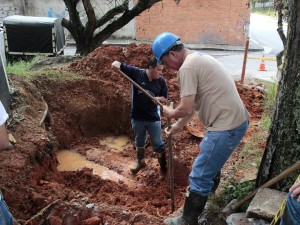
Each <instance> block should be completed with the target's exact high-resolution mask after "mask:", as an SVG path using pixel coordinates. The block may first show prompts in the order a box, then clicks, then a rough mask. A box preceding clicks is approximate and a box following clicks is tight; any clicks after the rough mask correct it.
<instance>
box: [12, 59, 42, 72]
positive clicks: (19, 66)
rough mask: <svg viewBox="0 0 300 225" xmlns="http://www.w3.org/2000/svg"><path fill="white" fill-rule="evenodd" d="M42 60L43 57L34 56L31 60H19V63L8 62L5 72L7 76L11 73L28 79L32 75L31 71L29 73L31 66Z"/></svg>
mask: <svg viewBox="0 0 300 225" xmlns="http://www.w3.org/2000/svg"><path fill="white" fill-rule="evenodd" d="M42 58H43V56H36V57H34V58H32V59H31V60H20V61H15V62H13V63H11V62H9V63H8V64H7V66H6V72H7V73H8V74H10V73H13V74H16V75H23V76H26V77H30V76H31V75H33V74H34V73H33V71H30V68H31V67H32V65H34V64H35V63H37V62H38V61H40V60H41V59H42Z"/></svg>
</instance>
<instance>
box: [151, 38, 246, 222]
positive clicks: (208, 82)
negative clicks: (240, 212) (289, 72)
mask: <svg viewBox="0 0 300 225" xmlns="http://www.w3.org/2000/svg"><path fill="white" fill-rule="evenodd" d="M152 51H153V54H154V55H155V57H156V58H157V59H158V60H160V61H161V62H162V63H163V64H164V65H165V66H166V67H167V68H170V69H173V70H176V71H178V72H177V76H178V80H179V84H180V85H179V86H180V104H179V106H177V107H176V108H175V109H172V108H170V107H167V106H164V108H163V113H164V115H165V116H166V117H168V118H176V119H178V120H177V122H176V123H174V124H173V125H172V126H171V129H170V130H168V131H166V133H167V135H170V134H174V133H176V132H177V131H179V130H180V129H182V128H183V127H184V126H185V125H186V124H187V123H188V121H189V120H190V119H191V118H192V117H193V115H194V114H196V115H197V116H198V117H199V119H200V120H201V122H202V123H203V125H204V126H205V127H206V133H205V136H204V138H203V140H202V141H201V143H200V150H201V151H200V153H199V154H198V156H197V158H196V159H195V161H194V163H193V166H192V171H191V173H190V175H189V183H190V186H189V189H188V191H187V193H186V199H185V204H184V209H183V215H181V216H179V217H175V218H167V219H166V220H165V223H166V224H169V225H186V224H188V225H197V224H198V217H199V216H200V214H201V213H202V211H203V209H204V207H205V204H206V201H207V198H208V195H209V194H210V193H211V192H212V191H214V190H215V189H216V184H218V182H219V179H220V176H219V175H220V171H221V169H222V167H223V165H224V164H225V162H226V161H227V160H228V158H229V157H230V155H231V153H232V152H233V151H234V149H235V148H236V146H237V145H238V144H239V142H240V141H241V140H242V138H243V136H244V135H245V133H246V130H247V128H248V123H249V113H248V111H247V109H246V107H245V105H244V104H243V102H242V100H241V98H240V96H239V94H238V92H237V89H236V86H235V83H234V81H233V79H232V77H231V76H230V74H229V73H228V71H227V70H226V69H225V67H224V66H223V65H222V64H221V63H219V62H218V61H217V60H216V59H214V58H213V57H211V56H209V55H207V54H204V53H201V52H197V51H192V50H189V49H187V48H185V47H184V45H183V44H182V43H181V42H180V38H179V37H178V36H176V35H175V34H172V33H168V32H165V33H162V34H159V35H158V36H157V37H156V38H155V40H154V42H153V44H152ZM216 178H217V179H216ZM214 184H215V185H214Z"/></svg>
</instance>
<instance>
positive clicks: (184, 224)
mask: <svg viewBox="0 0 300 225" xmlns="http://www.w3.org/2000/svg"><path fill="white" fill-rule="evenodd" d="M206 201H207V196H201V195H198V194H196V193H194V192H190V191H189V190H188V191H187V193H186V198H185V203H184V207H183V214H182V215H181V216H178V217H174V218H167V219H165V221H164V223H165V224H168V225H198V217H199V216H200V214H201V213H202V211H203V209H204V207H205V204H206Z"/></svg>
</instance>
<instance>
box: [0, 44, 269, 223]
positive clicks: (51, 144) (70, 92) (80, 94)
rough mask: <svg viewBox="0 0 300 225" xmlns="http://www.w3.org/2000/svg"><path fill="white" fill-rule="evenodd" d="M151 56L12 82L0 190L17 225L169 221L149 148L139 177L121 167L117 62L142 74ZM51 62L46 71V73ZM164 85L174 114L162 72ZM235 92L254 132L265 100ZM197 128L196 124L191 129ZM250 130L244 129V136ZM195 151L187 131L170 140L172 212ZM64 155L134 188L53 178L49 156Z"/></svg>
mask: <svg viewBox="0 0 300 225" xmlns="http://www.w3.org/2000/svg"><path fill="white" fill-rule="evenodd" d="M150 55H151V48H150V45H147V44H141V45H138V46H137V45H136V44H131V45H129V46H127V47H118V46H102V47H100V48H98V49H96V50H95V51H93V52H92V53H90V54H89V55H87V56H86V57H84V58H82V59H75V60H73V61H71V63H69V64H62V65H60V66H59V67H58V65H57V64H58V61H56V60H58V59H57V58H50V59H47V61H48V62H47V66H46V67H44V68H43V69H44V70H46V69H48V72H43V71H44V70H41V74H40V75H38V76H35V77H33V78H31V79H27V78H22V77H20V76H16V75H13V74H10V75H9V82H10V84H11V87H12V104H11V115H10V119H9V123H8V129H9V132H10V133H11V134H12V135H13V136H14V137H15V139H16V143H15V144H14V149H13V150H12V151H5V152H0V155H1V156H0V174H1V184H0V185H1V190H2V192H3V194H4V198H5V200H6V202H7V203H8V205H9V207H10V209H11V212H12V214H13V215H14V216H15V218H16V219H17V220H18V221H19V222H20V223H21V224H43V223H45V224H52V225H54V224H55V225H56V224H72V225H76V224H78V225H79V224H162V221H163V218H165V217H167V216H168V215H169V214H170V212H171V204H170V203H171V199H170V187H169V177H168V176H167V177H165V178H162V177H161V175H160V173H159V166H158V163H157V160H156V156H155V154H154V153H153V151H152V148H151V146H150V145H148V146H147V152H146V160H147V167H146V168H145V169H144V170H142V171H141V172H140V173H138V174H137V175H136V176H133V175H132V174H130V172H129V168H128V166H129V164H130V163H133V162H134V161H135V157H136V156H135V151H134V145H133V140H132V136H133V135H132V130H131V127H130V121H129V114H130V106H131V105H130V101H131V99H130V96H131V93H130V90H131V87H130V83H129V82H128V81H127V80H126V79H125V78H124V77H122V75H120V74H118V73H117V72H115V71H114V70H112V68H111V63H112V62H113V61H114V60H118V61H121V62H125V63H128V64H130V65H134V66H137V67H145V65H146V63H147V61H148V59H149V57H150ZM49 60H52V61H53V63H52V64H51V65H50V66H49V65H48V64H49ZM42 64H43V63H41V65H42ZM49 69H51V70H49ZM53 70H54V72H53ZM51 71H52V72H51ZM51 73H55V75H53V76H51ZM70 73H73V74H74V73H75V74H76V76H69V74H70ZM58 74H60V75H61V76H58ZM164 77H165V79H166V81H167V85H168V88H169V93H170V94H169V97H170V99H171V100H172V101H174V103H175V105H176V104H178V102H179V89H178V84H177V79H176V73H175V72H174V71H170V70H165V71H164ZM236 86H237V89H238V91H239V93H240V95H241V97H242V99H243V101H244V103H245V105H246V107H247V108H248V110H249V112H250V114H251V118H252V120H253V123H252V124H255V122H256V121H257V120H258V119H260V117H261V114H262V107H261V105H260V104H261V100H262V99H263V98H264V95H263V94H262V93H261V92H259V91H258V90H257V89H256V84H255V85H254V84H247V85H241V84H239V83H238V82H237V83H236ZM163 124H164V125H166V121H165V119H164V118H163ZM198 125H199V126H201V124H198V123H195V124H193V126H194V128H195V129H197V126H198ZM253 128H254V127H253V126H252V125H251V127H250V129H249V131H248V133H247V135H248V136H249V135H251V132H252V131H253ZM116 135H127V136H128V137H129V138H130V140H131V141H130V143H129V144H128V145H127V147H126V148H125V149H124V150H123V151H119V152H116V151H112V150H111V149H109V148H107V147H106V146H102V145H100V144H99V139H101V138H103V137H107V136H116ZM246 138H247V137H246ZM164 139H165V137H164ZM199 141H200V138H198V137H197V135H196V136H195V135H193V134H192V133H189V130H187V129H184V130H183V131H181V132H179V133H178V134H176V135H175V136H174V139H173V140H172V147H173V152H174V168H175V171H174V177H175V180H174V183H175V186H174V193H175V206H176V209H178V208H179V207H182V205H183V202H184V193H185V190H186V187H187V185H188V180H187V177H188V174H189V172H190V168H191V165H192V163H193V160H194V159H195V157H196V156H197V154H198V153H199V147H198V144H199ZM61 149H68V150H70V151H73V152H77V153H79V154H81V155H82V156H85V157H86V158H87V159H88V160H90V161H93V162H96V163H97V164H100V165H103V166H105V167H106V168H108V169H109V170H110V171H113V172H115V173H117V174H119V175H120V176H122V177H123V178H124V179H125V180H128V181H129V183H130V184H131V185H128V184H126V183H124V182H122V181H119V182H115V181H112V180H109V179H103V178H102V177H99V176H97V175H94V174H93V171H92V170H91V169H88V168H86V169H83V170H80V171H73V172H72V171H69V172H61V171H58V170H57V165H58V161H57V159H56V153H57V152H58V151H59V150H61ZM235 157H236V156H235ZM234 160H236V159H234ZM216 218H217V217H216ZM219 224H222V223H221V222H220V221H219Z"/></svg>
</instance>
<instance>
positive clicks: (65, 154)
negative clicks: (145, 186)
mask: <svg viewBox="0 0 300 225" xmlns="http://www.w3.org/2000/svg"><path fill="white" fill-rule="evenodd" d="M128 142H129V139H128V137H126V136H118V137H111V136H109V137H106V138H104V139H102V140H100V144H101V145H106V146H107V147H109V148H110V149H111V150H112V151H122V150H123V149H124V147H126V145H127V144H128ZM94 150H96V149H94ZM99 151H100V149H99ZM56 158H57V160H58V162H59V165H58V166H57V169H58V170H59V171H77V170H81V169H83V168H89V169H93V174H94V175H97V176H100V177H101V178H102V179H106V180H111V181H113V182H116V183H119V182H122V183H125V184H127V185H128V186H136V184H135V182H134V181H133V180H131V179H129V178H127V177H124V176H122V175H120V174H119V173H117V172H115V171H113V170H110V169H109V168H107V167H105V166H102V165H100V164H97V163H95V162H93V161H90V160H88V159H86V158H85V156H83V155H81V154H79V153H77V152H74V151H72V150H60V151H58V152H57V153H56Z"/></svg>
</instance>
